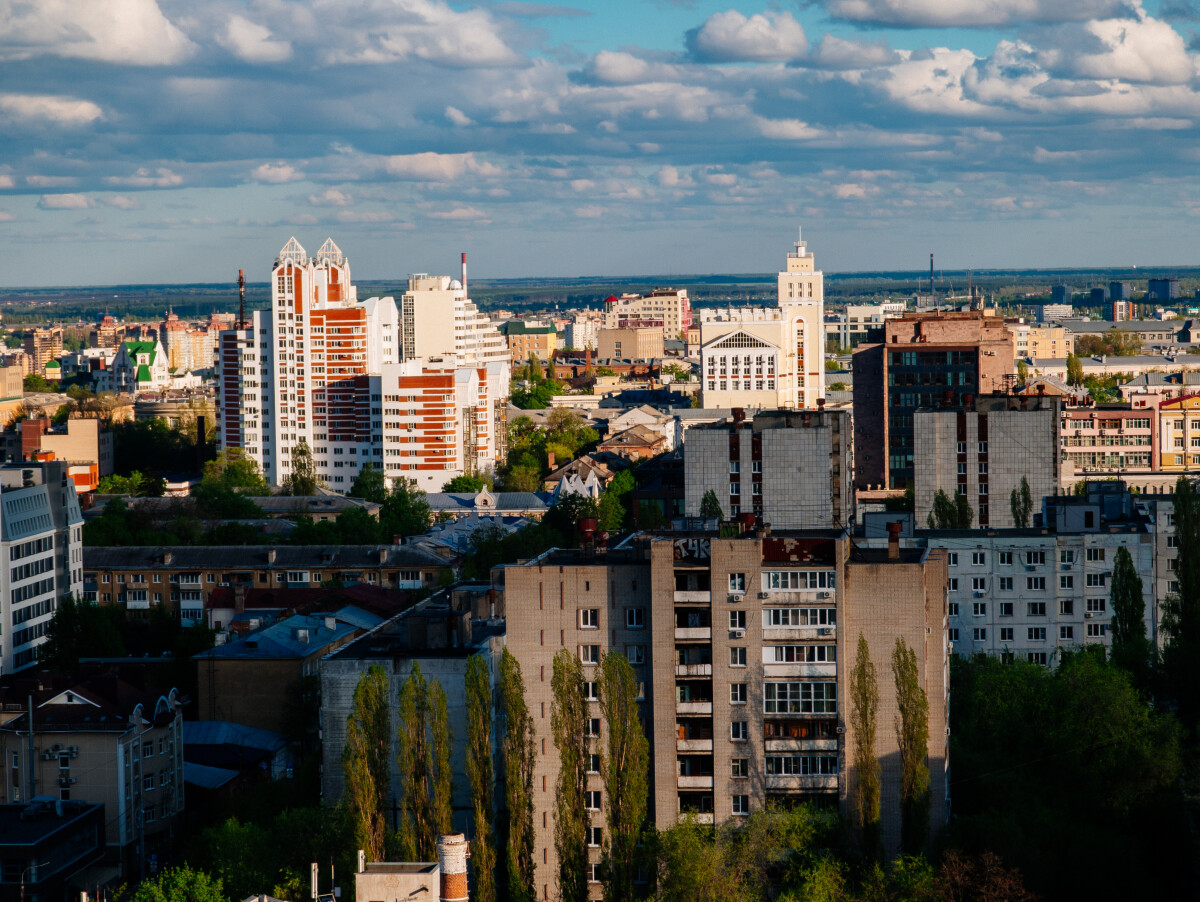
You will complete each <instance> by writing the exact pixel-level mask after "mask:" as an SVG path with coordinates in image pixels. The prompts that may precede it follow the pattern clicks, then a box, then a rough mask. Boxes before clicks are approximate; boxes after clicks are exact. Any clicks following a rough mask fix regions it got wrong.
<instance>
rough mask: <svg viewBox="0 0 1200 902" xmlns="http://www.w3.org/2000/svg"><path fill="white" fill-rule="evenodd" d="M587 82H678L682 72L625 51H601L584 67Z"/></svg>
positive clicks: (608, 83) (621, 83)
mask: <svg viewBox="0 0 1200 902" xmlns="http://www.w3.org/2000/svg"><path fill="white" fill-rule="evenodd" d="M583 77H584V79H585V80H586V81H588V82H591V83H596V84H606V85H632V84H638V83H640V82H647V81H677V80H678V79H679V77H680V70H679V67H677V66H671V65H668V64H666V63H655V62H648V61H647V60H644V59H642V58H641V57H637V56H634V55H633V54H632V53H627V52H625V51H624V50H601V51H600V52H599V53H597V54H596V55H595V56H593V57H592V58H591V59H590V60H588V61H587V65H585V66H584V67H583Z"/></svg>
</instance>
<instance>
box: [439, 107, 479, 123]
mask: <svg viewBox="0 0 1200 902" xmlns="http://www.w3.org/2000/svg"><path fill="white" fill-rule="evenodd" d="M445 116H446V119H448V120H449V121H450V124H451V125H457V126H459V127H463V126H467V125H474V124H475V122H474V120H472V119H471V117H470V116H468V115H467V114H466V113H464V112H463V111H462V110H460V109H459V108H458V107H456V106H448V107H446V112H445Z"/></svg>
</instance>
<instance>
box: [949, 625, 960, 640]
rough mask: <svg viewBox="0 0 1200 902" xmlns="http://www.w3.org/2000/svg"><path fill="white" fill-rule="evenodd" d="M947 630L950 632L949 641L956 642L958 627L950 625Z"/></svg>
mask: <svg viewBox="0 0 1200 902" xmlns="http://www.w3.org/2000/svg"><path fill="white" fill-rule="evenodd" d="M947 632H948V633H949V634H950V641H951V642H957V641H958V628H957V627H953V626H952V627H950V629H949V630H947Z"/></svg>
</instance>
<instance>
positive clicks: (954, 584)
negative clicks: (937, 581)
mask: <svg viewBox="0 0 1200 902" xmlns="http://www.w3.org/2000/svg"><path fill="white" fill-rule="evenodd" d="M946 588H948V589H949V590H950V591H951V592H957V591H958V577H957V576H956V577H954V578H953V579H948V580H946Z"/></svg>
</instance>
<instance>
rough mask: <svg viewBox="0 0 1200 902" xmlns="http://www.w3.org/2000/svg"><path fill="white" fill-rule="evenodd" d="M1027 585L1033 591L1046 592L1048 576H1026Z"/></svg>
mask: <svg viewBox="0 0 1200 902" xmlns="http://www.w3.org/2000/svg"><path fill="white" fill-rule="evenodd" d="M1025 587H1026V588H1027V589H1029V590H1030V591H1031V592H1044V591H1046V577H1044V576H1027V577H1025Z"/></svg>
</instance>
